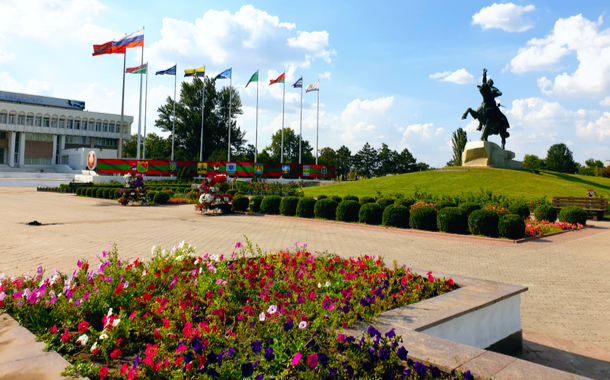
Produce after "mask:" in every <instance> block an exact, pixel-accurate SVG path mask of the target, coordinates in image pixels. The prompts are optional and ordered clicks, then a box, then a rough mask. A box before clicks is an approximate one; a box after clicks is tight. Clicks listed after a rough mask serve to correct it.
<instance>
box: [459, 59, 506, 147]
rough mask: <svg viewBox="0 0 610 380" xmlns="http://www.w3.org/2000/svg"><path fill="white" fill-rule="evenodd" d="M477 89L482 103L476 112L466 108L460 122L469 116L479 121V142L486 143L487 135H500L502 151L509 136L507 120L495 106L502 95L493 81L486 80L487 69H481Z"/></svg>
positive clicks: (497, 106)
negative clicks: (481, 81)
mask: <svg viewBox="0 0 610 380" xmlns="http://www.w3.org/2000/svg"><path fill="white" fill-rule="evenodd" d="M477 87H478V88H479V92H480V93H481V96H482V97H483V103H481V105H480V106H479V108H477V110H476V111H473V110H472V108H468V109H467V110H466V112H464V114H463V115H462V120H464V119H466V117H468V114H470V116H472V118H473V119H477V120H478V121H479V126H478V128H477V131H480V130H481V129H482V130H483V132H482V134H481V141H487V138H488V137H489V135H500V137H502V149H504V147H505V145H506V138H507V137H509V136H510V134H509V133H508V131H507V129H508V128H510V126H509V125H508V119H506V116H504V114H503V113H502V111H500V107H499V106H500V105H499V104H496V98H497V97H499V96H502V93H501V92H500V90H498V89H497V88H495V87H494V81H493V80H491V79H489V80H488V79H487V69H483V83H482V84H481V85H480V86H477Z"/></svg>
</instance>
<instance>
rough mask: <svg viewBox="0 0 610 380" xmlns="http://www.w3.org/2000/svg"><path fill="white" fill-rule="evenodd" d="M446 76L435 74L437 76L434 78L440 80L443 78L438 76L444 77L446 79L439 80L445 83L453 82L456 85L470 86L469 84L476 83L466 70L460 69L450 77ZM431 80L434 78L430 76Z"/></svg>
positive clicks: (449, 75)
mask: <svg viewBox="0 0 610 380" xmlns="http://www.w3.org/2000/svg"><path fill="white" fill-rule="evenodd" d="M444 74H445V73H437V74H433V75H435V77H434V78H440V77H441V76H438V75H443V76H444V78H443V79H439V80H442V81H443V82H451V83H456V84H468V83H472V82H474V77H473V76H472V74H470V73H469V72H468V71H466V69H459V70H456V71H454V72H452V73H451V74H448V75H444ZM430 78H433V76H432V75H430Z"/></svg>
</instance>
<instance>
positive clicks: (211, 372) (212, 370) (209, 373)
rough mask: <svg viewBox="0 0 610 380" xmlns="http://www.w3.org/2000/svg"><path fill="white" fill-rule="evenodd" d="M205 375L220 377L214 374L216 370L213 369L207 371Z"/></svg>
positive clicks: (216, 373)
mask: <svg viewBox="0 0 610 380" xmlns="http://www.w3.org/2000/svg"><path fill="white" fill-rule="evenodd" d="M207 374H208V376H210V377H219V376H220V374H219V373H218V372H216V370H215V369H214V368H210V369H208V372H207Z"/></svg>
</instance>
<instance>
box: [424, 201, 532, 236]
mask: <svg viewBox="0 0 610 380" xmlns="http://www.w3.org/2000/svg"><path fill="white" fill-rule="evenodd" d="M436 222H437V226H438V230H439V231H441V232H448V233H451V234H465V233H466V232H467V231H468V214H467V213H466V211H465V210H463V209H461V208H459V207H451V206H448V207H444V208H442V209H441V210H440V211H439V212H438V215H437V217H436ZM524 231H525V230H524Z"/></svg>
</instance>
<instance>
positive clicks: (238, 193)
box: [234, 191, 246, 196]
mask: <svg viewBox="0 0 610 380" xmlns="http://www.w3.org/2000/svg"><path fill="white" fill-rule="evenodd" d="M238 195H241V196H245V195H246V194H244V192H243V191H238V192H237V193H235V195H234V196H238Z"/></svg>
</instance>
